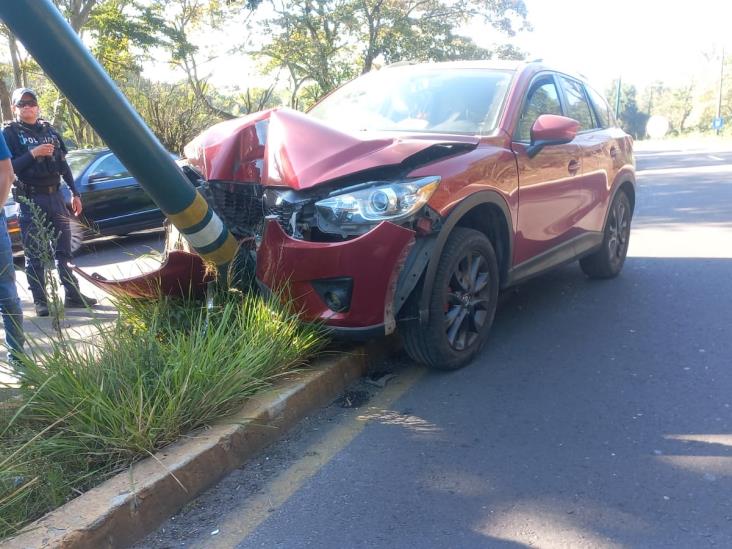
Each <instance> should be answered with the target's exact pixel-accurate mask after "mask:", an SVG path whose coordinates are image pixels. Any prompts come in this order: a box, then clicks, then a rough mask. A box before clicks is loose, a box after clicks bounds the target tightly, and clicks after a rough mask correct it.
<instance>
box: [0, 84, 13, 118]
mask: <svg viewBox="0 0 732 549" xmlns="http://www.w3.org/2000/svg"><path fill="white" fill-rule="evenodd" d="M0 114H2V120H3V121H8V120H12V119H13V110H12V109H11V108H10V90H8V87H7V86H6V85H5V80H4V79H3V78H0Z"/></svg>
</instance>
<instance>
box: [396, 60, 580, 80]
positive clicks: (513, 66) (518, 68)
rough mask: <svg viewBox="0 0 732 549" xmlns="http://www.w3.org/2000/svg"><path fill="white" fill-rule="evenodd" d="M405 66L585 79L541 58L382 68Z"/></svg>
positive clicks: (397, 64)
mask: <svg viewBox="0 0 732 549" xmlns="http://www.w3.org/2000/svg"><path fill="white" fill-rule="evenodd" d="M405 67H415V68H416V67H423V68H424V67H434V68H439V69H469V68H472V69H495V70H504V71H511V72H525V71H526V72H529V73H531V74H535V73H537V72H541V71H544V70H550V71H554V72H560V73H562V74H566V75H568V76H571V77H573V78H577V79H579V80H583V81H586V80H587V79H586V78H585V77H584V76H582V75H581V74H580V73H578V72H577V71H575V70H564V69H562V68H559V67H557V66H554V65H551V64H547V63H545V62H544V61H543V60H536V61H515V60H504V59H499V60H494V59H485V60H477V61H442V62H436V63H430V62H428V63H416V62H410V61H404V62H399V63H393V64H391V65H387V66H385V67H384V68H383V69H382V70H387V69H389V70H391V69H396V68H405Z"/></svg>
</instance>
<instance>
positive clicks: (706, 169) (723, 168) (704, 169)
mask: <svg viewBox="0 0 732 549" xmlns="http://www.w3.org/2000/svg"><path fill="white" fill-rule="evenodd" d="M635 173H636V175H671V174H677V173H732V164H722V165H717V166H691V167H687V168H656V169H650V170H638V171H637V172H635Z"/></svg>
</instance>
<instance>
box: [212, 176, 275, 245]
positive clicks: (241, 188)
mask: <svg viewBox="0 0 732 549" xmlns="http://www.w3.org/2000/svg"><path fill="white" fill-rule="evenodd" d="M200 191H201V195H203V197H204V198H205V199H206V201H207V202H208V203H209V205H210V206H211V207H212V208H213V210H214V211H215V212H216V213H217V214H218V215H219V217H221V219H222V220H223V222H224V223H225V224H226V226H227V227H228V228H229V230H230V231H231V232H232V234H233V235H234V236H235V237H237V238H247V237H253V236H258V235H261V234H262V230H263V228H264V208H263V204H262V186H261V185H259V184H258V183H232V182H230V181H207V182H205V183H204V184H203V185H201V187H200Z"/></svg>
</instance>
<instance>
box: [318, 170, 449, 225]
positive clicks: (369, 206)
mask: <svg viewBox="0 0 732 549" xmlns="http://www.w3.org/2000/svg"><path fill="white" fill-rule="evenodd" d="M439 183H440V178H439V177H437V176H430V177H421V178H418V179H403V180H399V181H390V182H373V184H371V185H370V186H368V187H365V188H364V186H363V185H359V188H358V189H354V190H352V191H348V190H346V191H345V192H342V193H341V194H334V195H332V196H329V197H327V198H324V199H323V200H320V201H318V202H316V203H315V208H316V210H317V213H318V215H317V218H318V228H319V229H320V230H321V231H323V232H326V233H336V234H341V235H343V236H353V235H360V234H364V233H366V232H368V231H369V230H370V229H371V228H372V227H374V226H376V225H378V224H379V223H381V222H382V221H391V222H393V223H403V222H404V221H408V220H409V219H410V218H411V217H413V216H414V215H415V214H416V213H417V212H418V211H419V210H420V209H421V208H422V206H424V205H425V204H427V201H428V200H429V199H430V197H431V196H432V193H434V192H435V189H437V186H438V185H439Z"/></svg>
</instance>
